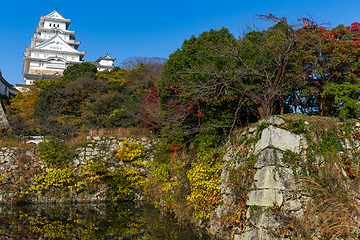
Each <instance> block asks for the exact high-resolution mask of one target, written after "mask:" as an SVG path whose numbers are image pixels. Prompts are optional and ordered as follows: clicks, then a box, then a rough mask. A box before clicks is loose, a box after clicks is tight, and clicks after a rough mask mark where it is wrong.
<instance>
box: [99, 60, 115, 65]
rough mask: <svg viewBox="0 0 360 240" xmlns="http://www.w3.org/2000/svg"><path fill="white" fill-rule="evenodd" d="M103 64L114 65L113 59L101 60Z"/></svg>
mask: <svg viewBox="0 0 360 240" xmlns="http://www.w3.org/2000/svg"><path fill="white" fill-rule="evenodd" d="M99 63H100V64H101V65H105V66H112V64H113V61H111V60H100V62H99Z"/></svg>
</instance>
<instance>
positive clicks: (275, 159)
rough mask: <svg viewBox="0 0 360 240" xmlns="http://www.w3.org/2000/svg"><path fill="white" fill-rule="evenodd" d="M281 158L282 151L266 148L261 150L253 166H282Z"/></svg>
mask: <svg viewBox="0 0 360 240" xmlns="http://www.w3.org/2000/svg"><path fill="white" fill-rule="evenodd" d="M282 158H283V154H282V152H280V151H279V150H274V149H272V148H266V149H265V150H263V151H262V152H261V153H260V154H259V156H258V159H257V161H256V163H255V165H254V168H262V167H264V166H275V165H278V166H281V167H284V166H285V164H284V163H283V162H282V161H281V159H282Z"/></svg>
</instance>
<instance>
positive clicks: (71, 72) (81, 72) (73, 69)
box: [61, 62, 98, 82]
mask: <svg viewBox="0 0 360 240" xmlns="http://www.w3.org/2000/svg"><path fill="white" fill-rule="evenodd" d="M97 72H98V71H97V68H96V66H95V65H92V64H90V63H88V62H82V63H81V64H79V63H75V64H73V65H71V66H69V67H67V68H66V69H65V70H64V73H63V76H62V77H61V78H62V80H63V81H64V82H68V81H74V80H76V79H77V78H79V77H88V78H95V79H96V73H97Z"/></svg>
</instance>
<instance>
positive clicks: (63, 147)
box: [38, 139, 75, 167]
mask: <svg viewBox="0 0 360 240" xmlns="http://www.w3.org/2000/svg"><path fill="white" fill-rule="evenodd" d="M38 151H39V157H40V158H41V160H43V161H44V162H45V163H46V165H47V166H49V167H51V166H65V165H66V164H67V163H68V162H69V161H70V160H72V159H73V158H74V156H75V153H74V149H73V148H72V147H71V146H69V145H68V144H66V143H65V142H63V141H61V140H60V139H52V140H50V141H47V142H41V143H39V145H38Z"/></svg>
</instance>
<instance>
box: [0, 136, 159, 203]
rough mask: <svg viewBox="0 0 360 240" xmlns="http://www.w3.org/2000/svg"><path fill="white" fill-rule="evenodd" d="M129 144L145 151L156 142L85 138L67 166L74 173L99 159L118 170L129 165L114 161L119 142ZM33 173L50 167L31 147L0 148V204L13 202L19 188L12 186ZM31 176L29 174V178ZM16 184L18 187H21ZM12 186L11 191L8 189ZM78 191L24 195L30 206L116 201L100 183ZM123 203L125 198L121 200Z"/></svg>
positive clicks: (137, 197)
mask: <svg viewBox="0 0 360 240" xmlns="http://www.w3.org/2000/svg"><path fill="white" fill-rule="evenodd" d="M124 140H127V141H132V142H136V143H139V144H141V145H142V146H144V147H145V148H146V149H150V148H151V147H152V146H153V145H154V144H155V143H156V140H152V139H148V138H126V137H106V136H88V137H87V141H86V143H87V144H86V146H84V147H79V148H77V149H76V150H75V157H74V159H73V161H71V162H70V163H69V164H68V165H69V167H70V168H73V169H74V171H75V172H78V171H79V170H80V169H84V166H87V165H88V164H89V162H91V161H92V160H96V159H103V160H104V161H105V162H106V166H107V167H108V168H109V170H110V171H114V170H115V169H116V168H119V167H128V166H129V165H130V163H128V162H122V161H116V160H115V154H116V149H118V148H120V147H121V146H122V144H123V141H124ZM150 160H151V157H150V156H148V155H147V156H146V157H145V158H143V160H142V161H143V162H144V163H146V162H148V161H150ZM145 165H146V164H144V166H143V168H142V169H141V172H142V173H143V174H144V175H145V174H146V171H147V168H146V167H145ZM35 170H38V171H39V170H40V172H49V171H51V170H52V168H49V167H46V166H45V164H44V162H43V161H41V159H40V158H39V157H38V153H37V152H36V150H35V148H31V147H29V148H28V149H19V148H18V147H11V148H1V149H0V180H1V179H2V180H3V182H7V184H5V185H3V187H2V189H0V204H8V203H13V202H14V201H16V200H15V198H17V197H18V196H19V192H21V189H18V188H17V187H16V184H19V183H20V184H21V182H22V181H25V180H26V177H28V178H29V175H28V173H32V172H33V171H35ZM31 176H33V175H31ZM20 184H19V187H21V186H20ZM10 185H11V186H12V188H11V187H10ZM86 190H89V189H82V190H81V191H79V193H76V194H62V193H60V190H59V191H58V192H56V193H55V192H49V193H48V194H45V193H44V192H42V193H41V194H36V195H33V196H32V197H30V195H28V199H27V200H26V201H27V202H31V203H53V202H57V203H61V202H99V201H107V200H110V201H116V200H117V198H116V197H115V198H111V199H109V198H108V197H107V189H106V186H105V185H104V184H99V185H98V186H97V188H96V189H91V190H89V191H86ZM142 198H143V196H142V194H141V191H134V194H132V195H131V196H129V199H131V200H141V199H142ZM125 200H126V199H125Z"/></svg>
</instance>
